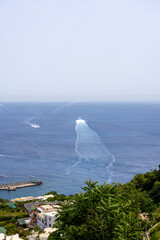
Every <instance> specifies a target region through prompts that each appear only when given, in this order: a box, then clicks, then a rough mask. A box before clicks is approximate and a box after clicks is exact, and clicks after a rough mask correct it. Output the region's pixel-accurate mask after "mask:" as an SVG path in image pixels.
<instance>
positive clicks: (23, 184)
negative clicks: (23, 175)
mask: <svg viewBox="0 0 160 240" xmlns="http://www.w3.org/2000/svg"><path fill="white" fill-rule="evenodd" d="M41 184H43V182H42V181H40V180H30V181H25V182H16V183H7V184H2V185H0V190H6V191H15V190H16V189H17V188H25V187H32V186H38V185H41Z"/></svg>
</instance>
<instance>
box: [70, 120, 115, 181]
mask: <svg viewBox="0 0 160 240" xmlns="http://www.w3.org/2000/svg"><path fill="white" fill-rule="evenodd" d="M75 131H76V133H77V139H76V142H75V152H76V153H77V155H78V156H79V160H78V161H77V162H76V163H74V164H73V165H72V166H71V167H70V168H68V169H66V171H67V173H68V174H69V173H70V172H71V171H72V169H73V168H75V167H76V166H77V165H79V164H80V163H83V162H84V161H88V163H89V165H90V167H91V168H95V170H98V169H100V168H103V170H104V168H105V171H106V175H107V182H111V181H112V179H111V178H112V176H113V172H111V167H112V165H113V163H114V162H115V157H114V155H113V154H111V153H110V152H109V151H108V150H107V148H106V146H105V145H104V143H103V142H102V140H101V138H100V137H99V136H98V134H97V133H96V132H95V131H93V130H92V129H91V128H90V127H89V126H88V124H87V123H86V121H85V120H83V119H81V118H79V119H77V120H76V126H75Z"/></svg>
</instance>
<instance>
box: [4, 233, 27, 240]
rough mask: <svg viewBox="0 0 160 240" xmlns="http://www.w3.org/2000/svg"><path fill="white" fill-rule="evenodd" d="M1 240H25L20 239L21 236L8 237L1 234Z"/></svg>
mask: <svg viewBox="0 0 160 240" xmlns="http://www.w3.org/2000/svg"><path fill="white" fill-rule="evenodd" d="M0 240H23V239H22V238H20V237H19V234H15V235H11V236H7V235H6V234H3V233H1V234H0Z"/></svg>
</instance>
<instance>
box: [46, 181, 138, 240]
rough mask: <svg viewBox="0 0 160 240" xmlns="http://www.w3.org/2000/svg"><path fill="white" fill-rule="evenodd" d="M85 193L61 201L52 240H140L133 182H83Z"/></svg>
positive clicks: (135, 192) (136, 194)
mask: <svg viewBox="0 0 160 240" xmlns="http://www.w3.org/2000/svg"><path fill="white" fill-rule="evenodd" d="M86 184H87V186H85V187H84V188H83V190H84V191H85V192H82V193H80V194H76V195H75V196H74V197H73V198H72V200H70V201H68V202H67V203H65V204H62V209H61V210H60V211H59V217H58V218H57V223H56V227H57V228H58V231H56V232H55V233H52V234H51V235H50V237H49V240H51V239H66V240H72V239H75V240H82V239H83V240H85V239H86V240H88V239H90V240H92V239H93V240H96V239H99V240H102V239H110V240H111V239H119V240H120V239H123V240H125V239H126V240H127V239H142V236H141V235H142V227H140V226H141V221H142V220H141V219H140V218H139V211H140V208H139V204H138V201H139V200H138V198H139V193H138V191H137V190H136V188H135V187H134V186H133V184H128V185H127V186H123V187H122V186H121V185H116V184H114V185H109V184H107V185H106V184H105V183H104V184H103V185H97V182H91V180H90V181H86Z"/></svg>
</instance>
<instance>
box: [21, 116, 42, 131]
mask: <svg viewBox="0 0 160 240" xmlns="http://www.w3.org/2000/svg"><path fill="white" fill-rule="evenodd" d="M35 118H36V116H34V117H30V118H27V119H26V120H25V121H24V122H23V123H24V124H26V125H28V126H30V127H32V128H40V125H38V124H35V123H33V120H34V119H35Z"/></svg>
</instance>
